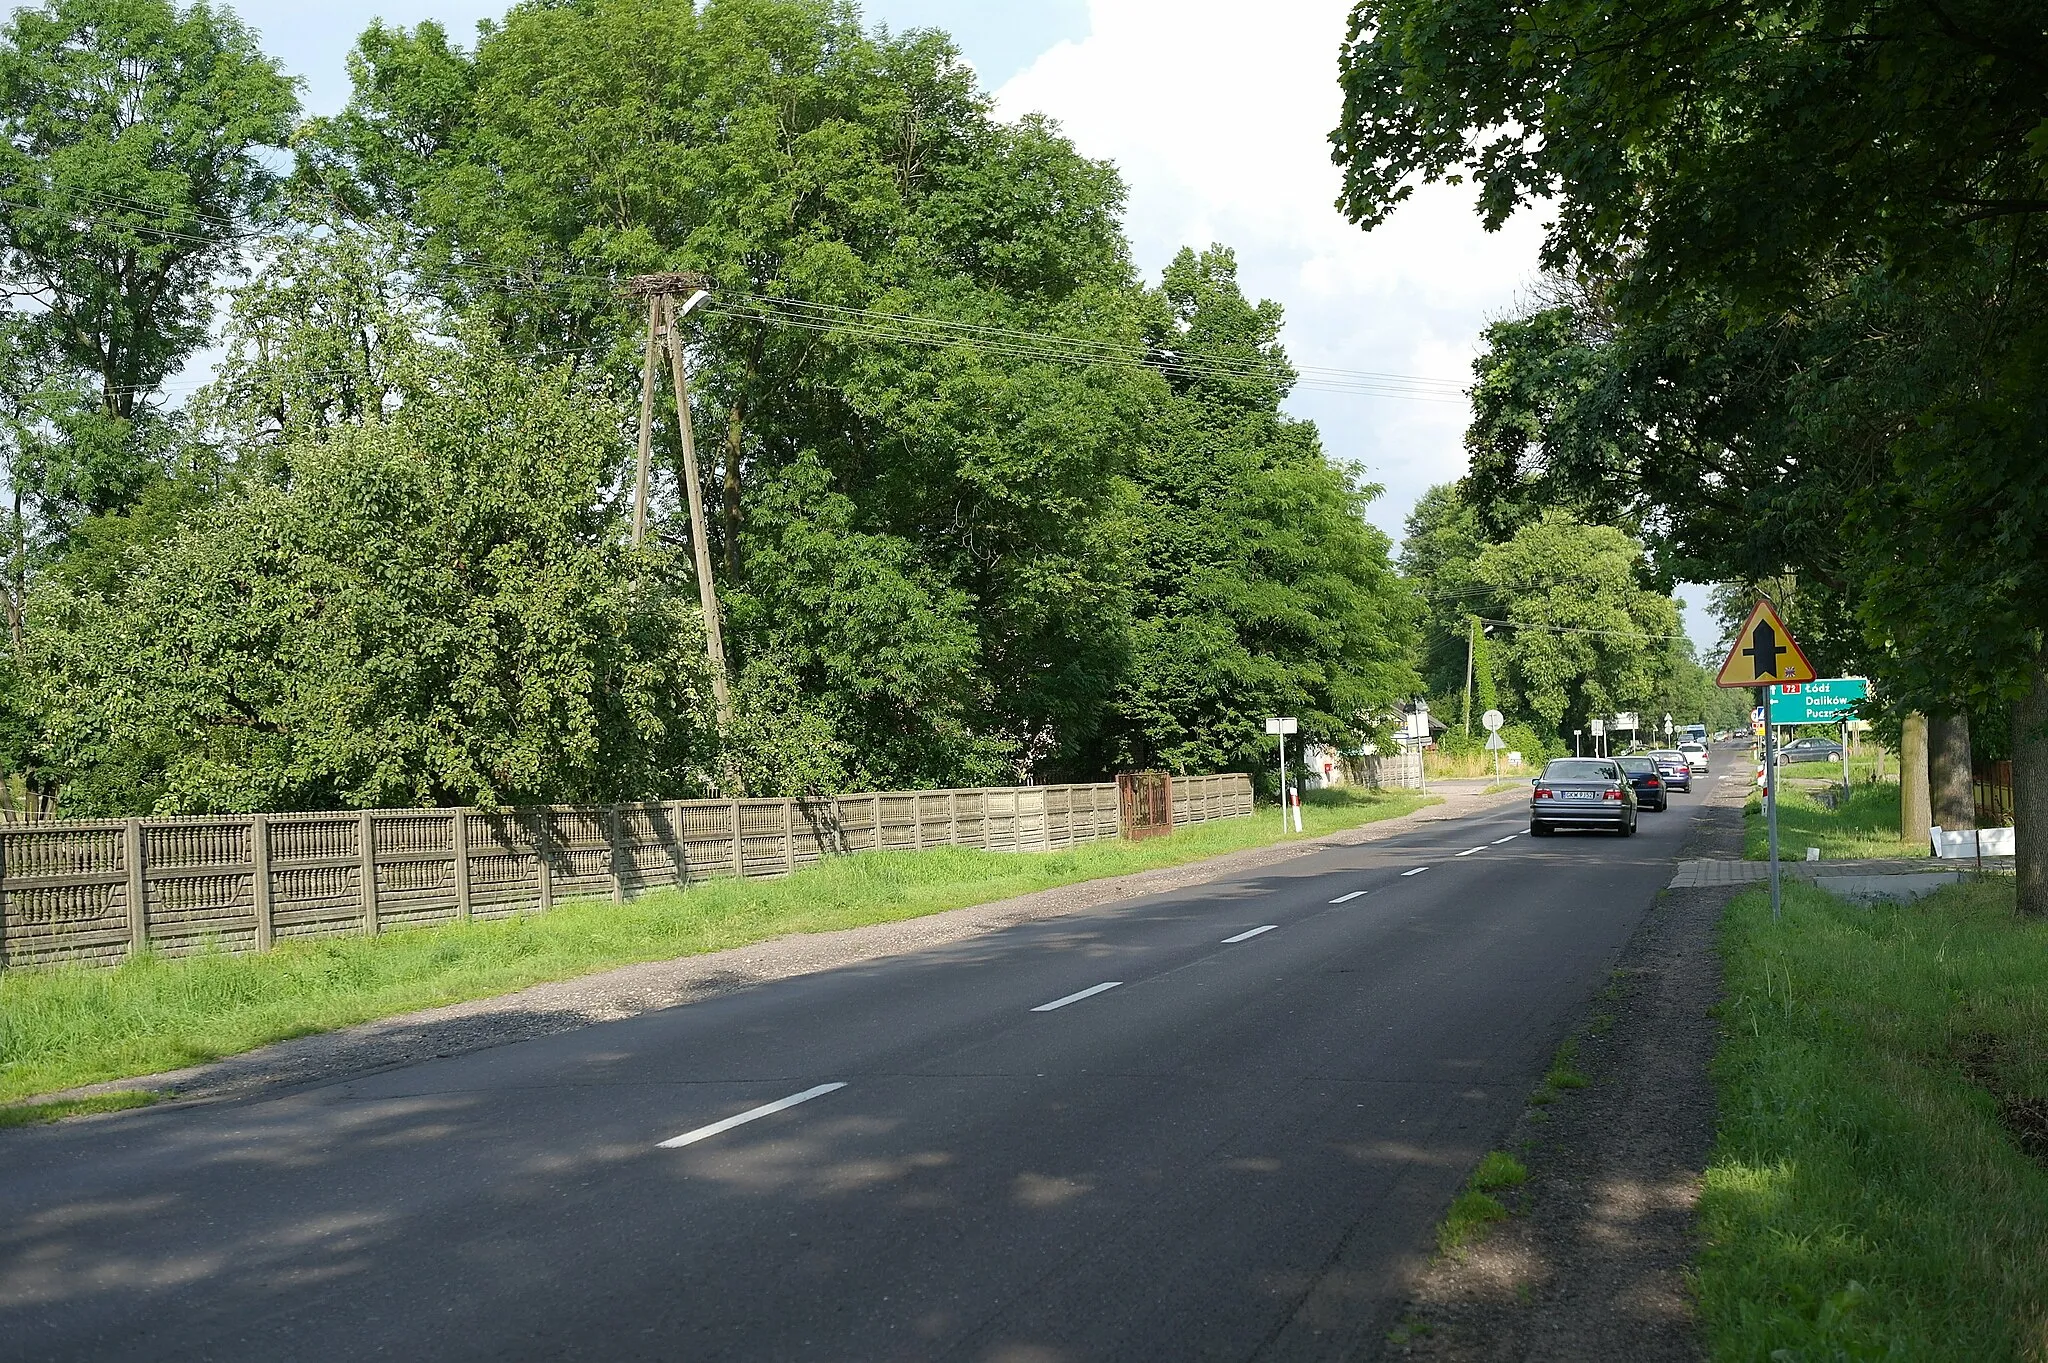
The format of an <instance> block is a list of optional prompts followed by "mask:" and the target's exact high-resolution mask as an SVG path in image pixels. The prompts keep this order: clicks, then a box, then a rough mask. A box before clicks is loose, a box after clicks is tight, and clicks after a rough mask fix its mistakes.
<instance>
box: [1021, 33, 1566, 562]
mask: <svg viewBox="0 0 2048 1363" xmlns="http://www.w3.org/2000/svg"><path fill="white" fill-rule="evenodd" d="M1346 10H1347V6H1346V5H1345V4H1343V3H1341V0H1313V2H1311V0H1267V2H1266V3H1265V4H1262V5H1260V6H1257V7H1256V8H1255V9H1251V8H1248V7H1246V6H1245V5H1244V4H1243V3H1242V0H1232V2H1229V3H1226V0H1091V3H1090V6H1089V14H1090V20H1091V30H1090V32H1089V35H1088V36H1087V37H1086V38H1083V39H1078V40H1072V41H1066V42H1061V43H1058V44H1056V45H1055V46H1053V47H1051V48H1050V49H1048V50H1047V51H1046V52H1044V53H1043V54H1042V55H1041V56H1039V58H1038V59H1037V60H1036V61H1035V62H1033V63H1032V64H1031V65H1030V66H1028V67H1027V68H1025V69H1024V70H1023V71H1021V72H1019V73H1018V74H1017V75H1016V76H1015V77H1013V78H1012V79H1011V80H1010V81H1009V82H1008V83H1007V84H1005V85H1004V86H1003V87H1002V88H1001V90H1000V91H998V95H997V98H998V102H999V104H1000V106H1001V109H1002V112H1003V113H1004V114H1005V115H1006V116H1008V117H1013V118H1014V117H1017V116H1019V115H1022V114H1025V113H1029V112H1032V111H1039V112H1043V113H1045V114H1047V115H1049V116H1051V117H1052V118H1054V119H1056V120H1058V121H1059V123H1060V124H1061V125H1062V126H1063V127H1064V128H1065V130H1066V132H1067V134H1068V135H1069V136H1070V137H1072V138H1073V139H1074V141H1075V143H1076V144H1077V145H1078V146H1079V147H1080V148H1081V150H1082V151H1083V152H1085V153H1086V154H1088V155H1091V156H1098V157H1106V158H1108V159H1110V160H1113V161H1115V162H1116V163H1117V165H1118V166H1119V167H1120V168H1121V169H1122V171H1123V174H1124V178H1125V180H1126V182H1127V183H1128V184H1129V186H1130V211H1129V214H1128V221H1127V225H1128V228H1129V232H1130V236H1131V240H1132V244H1133V247H1134V249H1135V250H1136V252H1137V258H1138V263H1139V265H1140V267H1141V268H1143V269H1144V270H1146V271H1147V272H1148V273H1149V274H1152V275H1155V276H1156V274H1157V273H1158V271H1159V269H1160V268H1161V267H1162V266H1163V265H1165V263H1166V262H1167V261H1168V260H1169V259H1171V258H1172V256H1173V253H1174V252H1175V251H1177V250H1178V249H1179V248H1180V247H1182V246H1196V247H1201V246H1206V245H1208V244H1209V243H1210V242H1212V241H1220V242H1222V243H1224V244H1225V245H1228V246H1231V247H1233V248H1235V249H1236V251H1237V253H1238V261H1239V266H1240V275H1241V278H1242V280H1243V282H1244V285H1245V289H1246V292H1248V293H1249V294H1251V295H1252V296H1253V297H1255V298H1257V297H1269V298H1273V299H1275V300H1277V301H1279V302H1280V303H1281V304H1283V305H1284V306H1285V307H1286V309H1287V315H1288V327H1287V333H1286V343H1287V347H1288V350H1289V353H1290V354H1291V355H1292V356H1293V358H1294V360H1295V362H1296V363H1297V364H1302V365H1316V366H1327V367H1330V368H1339V369H1359V370H1372V371H1378V372H1387V373H1399V374H1418V375H1424V376H1427V377H1431V378H1441V379H1451V380H1455V381H1457V382H1460V383H1463V382H1464V381H1465V380H1466V379H1467V378H1468V377H1469V375H1470V365H1471V361H1472V359H1473V357H1474V356H1475V355H1476V354H1477V353H1478V335H1479V331H1480V329H1481V328H1482V327H1483V326H1484V325H1485V324H1486V322H1487V321H1488V320H1489V319H1491V318H1494V317H1497V316H1499V315H1501V314H1502V313H1504V312H1506V311H1507V310H1509V309H1510V308H1511V307H1512V306H1513V304H1514V301H1515V297H1516V294H1517V292H1518V291H1519V290H1520V289H1521V288H1522V287H1523V285H1524V284H1525V283H1526V282H1527V281H1528V280H1529V279H1530V278H1531V277H1532V276H1533V274H1534V272H1535V269H1536V252H1537V247H1538V245H1539V242H1540V237H1541V227H1540V224H1539V223H1538V222H1537V221H1535V220H1534V219H1533V218H1529V217H1522V218H1518V219H1517V220H1515V221H1513V222H1511V223H1510V224H1509V225H1508V227H1507V228H1506V229H1505V230H1503V231H1502V232H1499V233H1494V234H1489V233H1487V232H1486V231H1484V230H1483V229H1482V228H1481V226H1480V224H1479V220H1478V218H1477V216H1476V215H1475V214H1474V212H1473V210H1472V198H1471V194H1470V192H1469V190H1466V189H1463V188H1446V187H1432V188H1429V189H1424V190H1419V191H1418V192H1417V193H1416V195H1415V198H1414V199H1413V200H1412V201H1411V202H1409V203H1408V204H1406V205H1404V206H1403V207H1402V208H1401V210H1400V211H1399V212H1398V213H1396V214H1395V216H1394V217H1393V219H1392V220H1391V221H1389V222H1388V223H1387V224H1386V225H1385V226H1383V227H1381V228H1379V229H1378V230H1377V231H1374V232H1371V233H1365V232H1361V231H1360V230H1359V229H1357V228H1356V227H1353V226H1352V225H1351V224H1350V223H1348V222H1346V221H1345V220H1344V218H1343V216H1342V215H1341V214H1340V213H1338V211H1337V210H1336V208H1335V207H1334V204H1335V200H1336V197H1337V190H1338V183H1339V172H1338V170H1337V168H1336V167H1335V166H1334V165H1332V164H1331V163H1330V159H1329V143H1328V141H1327V138H1328V135H1329V132H1330V129H1332V128H1333V127H1335V126H1336V124H1337V121H1338V116H1339V113H1340V104H1341V95H1340V93H1339V91H1338V88H1337V76H1336V64H1337V49H1338V45H1339V44H1340V43H1341V41H1342V40H1343V36H1344V22H1345V15H1346ZM1289 405H1290V408H1291V409H1292V410H1293V411H1295V412H1296V413H1297V414H1299V415H1301V416H1305V417H1310V418H1313V419H1314V420H1315V421H1316V422H1317V423H1318V425H1320V426H1321V428H1322V431H1323V438H1324V441H1325V443H1326V444H1327V446H1328V447H1329V449H1330V451H1331V453H1332V454H1333V455H1335V456H1336V457H1338V458H1341V459H1345V460H1349V461H1352V462H1355V463H1359V464H1361V465H1363V466H1364V467H1365V469H1366V471H1367V473H1368V475H1369V476H1370V477H1371V478H1372V479H1374V480H1375V481H1377V482H1381V483H1384V484H1385V485H1386V487H1387V496H1386V497H1385V498H1384V499H1383V500H1382V501H1381V502H1380V503H1379V504H1378V505H1377V506H1376V507H1375V508H1374V512H1373V519H1374V520H1375V521H1377V522H1378V523H1379V524H1380V525H1381V526H1383V527H1384V528H1386V529H1388V530H1389V531H1390V532H1394V533H1397V534H1398V531H1399V527H1400V522H1401V520H1402V518H1403V517H1404V516H1405V515H1406V514H1407V512H1408V509H1409V508H1410V507H1411V506H1412V505H1413V504H1414V501H1415V498H1416V497H1417V496H1418V495H1420V494H1421V492H1422V490H1423V489H1424V488H1426V487H1427V486H1429V484H1431V483H1435V482H1441V481H1443V480H1445V479H1448V478H1455V477H1457V476H1458V475H1459V474H1460V473H1462V472H1463V470H1464V466H1465V459H1464V453H1463V450H1462V447H1461V437H1462V435H1463V431H1464V424H1465V410H1464V407H1463V406H1462V404H1451V403H1421V402H1413V401H1404V400H1399V399H1393V398H1382V397H1366V396H1356V395H1352V394H1336V393H1327V392H1312V391H1304V392H1302V393H1299V394H1297V395H1296V396H1295V398H1294V399H1293V400H1292V401H1291V403H1290V404H1289Z"/></svg>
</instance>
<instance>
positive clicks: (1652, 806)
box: [1614, 756, 1671, 813]
mask: <svg viewBox="0 0 2048 1363" xmlns="http://www.w3.org/2000/svg"><path fill="white" fill-rule="evenodd" d="M1614 760H1615V762H1616V763H1617V764H1619V766H1620V767H1621V770H1622V774H1623V775H1625V776H1627V777H1628V783H1629V784H1630V785H1632V786H1634V787H1635V788H1636V805H1637V806H1638V807H1639V808H1642V809H1648V810H1652V811H1655V812H1657V813H1662V812H1663V811H1665V810H1667V809H1669V808H1671V792H1670V791H1669V790H1668V789H1667V788H1666V787H1665V785H1664V773H1663V771H1662V770H1660V769H1659V767H1658V764H1657V759H1656V758H1654V757H1649V756H1642V757H1617V758H1616V759H1614Z"/></svg>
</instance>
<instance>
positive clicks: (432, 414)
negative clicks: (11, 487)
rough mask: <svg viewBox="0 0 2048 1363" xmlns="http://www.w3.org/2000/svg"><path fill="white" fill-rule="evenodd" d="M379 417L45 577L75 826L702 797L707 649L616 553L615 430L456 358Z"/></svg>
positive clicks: (419, 369) (570, 388) (290, 452)
mask: <svg viewBox="0 0 2048 1363" xmlns="http://www.w3.org/2000/svg"><path fill="white" fill-rule="evenodd" d="M403 399H404V400H403V401H402V402H401V403H400V404H399V405H398V406H397V408H396V410H395V411H394V412H393V413H392V414H391V417H390V419H389V420H387V421H383V422H379V423H369V424H362V425H344V426H339V427H334V428H330V429H327V430H324V431H312V432H307V433H304V434H302V435H300V436H299V437H297V438H296V439H294V440H293V441H292V442H290V443H289V444H288V445H287V446H286V447H285V448H284V449H283V450H282V451H281V452H280V456H279V458H280V464H281V468H282V471H283V474H284V476H283V477H282V478H281V479H280V480H278V481H270V480H265V479H254V480H248V481H246V482H245V483H244V485H243V486H241V487H240V488H239V489H238V490H237V491H236V492H235V493H234V495H229V496H223V497H221V498H219V499H217V500H216V501H215V502H213V503H212V504H211V505H210V506H209V507H207V508H206V509H205V510H204V511H202V512H200V513H199V514H197V515H196V516H195V517H193V518H191V519H190V520H189V522H188V523H187V524H185V525H184V526H183V527H182V528H181V529H180V530H179V531H178V532H177V533H176V534H175V535H174V536H172V537H171V538H169V539H168V540H165V541H161V542H159V543H157V544H155V545H154V546H152V548H151V550H150V552H149V553H148V554H147V555H146V556H145V555H140V554H135V555H131V556H130V557H129V558H128V560H127V562H126V563H125V564H124V565H123V566H124V567H125V569H126V573H125V581H124V584H123V585H122V587H121V589H120V590H119V591H118V592H116V593H114V594H112V595H102V594H100V593H99V592H97V591H91V590H86V589H85V588H84V587H83V586H81V585H79V584H76V583H74V582H70V581H67V580H66V579H65V578H64V577H63V576H62V575H57V576H52V577H49V578H46V579H45V580H44V581H43V582H42V583H41V584H40V585H39V586H38V588H37V589H36V591H35V592H34V593H33V594H32V596H31V628H30V631H29V644H30V655H31V661H32V663H33V667H32V668H31V670H30V677H31V678H32V680H33V683H34V684H35V685H36V687H37V689H38V692H39V694H38V696H37V705H38V710H39V713H40V714H41V715H42V717H43V722H44V724H45V726H46V728H47V730H48V733H49V739H48V741H49V743H50V746H51V747H52V748H53V749H55V750H56V751H57V752H58V753H59V754H60V755H61V756H62V757H63V758H64V759H65V761H66V762H67V763H68V766H69V769H70V773H71V785H70V795H69V797H68V800H69V804H70V807H71V808H72V809H73V810H75V811H76V812H79V813H135V812H138V811H145V810H155V811H157V812H165V813H177V812H201V811H207V810H217V809H232V810H250V809H302V808H333V807H337V806H342V807H347V806H375V805H389V804H414V803H418V804H437V803H439V804H445V803H476V804H482V805H502V804H509V803H515V802H524V801H537V800H601V799H618V798H639V797H645V796H654V795H662V796H667V795H674V794H676V793H678V792H679V791H685V790H689V789H691V788H693V787H695V788H702V786H703V785H704V782H705V780H706V775H705V773H706V771H707V769H708V761H709V757H710V753H709V749H708V745H707V744H706V743H705V741H704V728H703V726H702V725H701V723H700V722H699V720H698V718H697V708H698V701H699V695H698V693H699V691H700V689H701V688H700V687H699V685H698V682H699V675H698V672H699V664H698V662H697V661H696V660H698V659H700V658H701V652H700V649H701V635H700V634H699V633H698V625H697V621H696V617H695V611H694V608H693V607H692V606H690V605H689V604H686V602H685V599H684V596H683V594H682V593H679V592H677V591H676V590H675V589H674V588H673V587H672V586H671V585H669V584H670V583H671V582H672V581H673V579H674V576H675V574H674V569H673V565H671V564H669V563H667V562H666V561H665V560H666V557H667V556H666V555H665V554H664V553H660V552H646V553H639V554H635V553H633V552H631V551H629V550H628V549H627V547H626V544H625V539H624V533H623V529H622V524H621V517H620V515H619V509H618V506H617V505H616V501H615V497H614V496H613V493H612V486H611V478H610V474H611V470H612V465H613V460H614V457H615V455H614V452H615V449H616V445H617V443H618V431H619V426H620V420H621V416H622V414H621V413H620V412H619V410H618V409H617V408H616V406H615V405H613V404H612V403H611V402H610V401H609V400H607V399H604V398H601V397H594V396H592V395H590V394H589V393H588V392H586V391H584V390H582V389H581V388H580V387H579V386H578V385H577V384H576V383H575V382H574V380H573V379H572V377H571V376H570V375H568V374H567V373H566V372H565V371H563V370H561V369H557V370H553V371H549V372H545V373H540V374H534V373H531V372H529V371H528V370H526V369H525V368H524V367H523V366H521V365H518V364H515V363H513V362H511V361H510V360H508V359H506V358H505V357H503V356H502V355H500V354H499V353H497V352H496V350H495V348H494V347H493V346H491V345H490V344H489V343H488V341H487V340H480V339H478V338H476V337H470V338H468V344H467V345H466V346H465V347H464V348H462V349H460V350H454V351H442V352H436V353H433V354H429V355H426V356H423V357H422V358H421V359H420V361H419V362H418V363H417V364H416V365H415V366H414V367H413V368H412V369H411V370H410V371H409V372H408V373H407V374H406V375H405V376H404V384H403Z"/></svg>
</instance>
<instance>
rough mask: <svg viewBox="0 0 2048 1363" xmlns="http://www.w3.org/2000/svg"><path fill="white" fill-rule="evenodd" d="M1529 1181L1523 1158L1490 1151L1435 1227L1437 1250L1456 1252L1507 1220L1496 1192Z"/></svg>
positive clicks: (1503, 1206)
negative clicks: (1488, 1227) (1487, 1229)
mask: <svg viewBox="0 0 2048 1363" xmlns="http://www.w3.org/2000/svg"><path fill="white" fill-rule="evenodd" d="M1528 1181H1529V1171H1528V1169H1527V1168H1525V1167H1524V1166H1523V1164H1522V1162H1521V1161H1520V1160H1518V1159H1516V1158H1515V1157H1514V1156H1513V1155H1509V1154H1505V1153H1503V1152H1502V1151H1499V1150H1494V1151H1491V1152H1489V1153H1488V1154H1487V1156H1486V1158H1485V1159H1483V1160H1481V1161H1479V1167H1478V1168H1477V1169H1475V1170H1473V1171H1472V1177H1471V1178H1469V1179H1467V1180H1466V1181H1465V1188H1464V1191H1462V1192H1460V1193H1459V1194H1458V1196H1457V1197H1456V1198H1455V1199H1454V1200H1453V1201H1452V1202H1451V1209H1450V1211H1449V1212H1447V1213H1445V1215H1444V1219H1443V1222H1442V1224H1441V1225H1439V1226H1438V1227H1437V1228H1436V1247H1437V1249H1438V1250H1440V1251H1441V1252H1443V1253H1445V1254H1454V1253H1456V1252H1457V1251H1458V1250H1460V1249H1463V1248H1464V1247H1465V1246H1466V1245H1468V1244H1470V1243H1472V1241H1473V1240H1475V1239H1477V1238H1478V1236H1479V1233H1480V1232H1481V1231H1482V1230H1484V1229H1485V1228H1486V1227H1487V1226H1488V1225H1490V1224H1492V1223H1493V1222H1495V1221H1505V1220H1507V1219H1508V1209H1507V1207H1506V1206H1505V1205H1503V1204H1502V1202H1501V1201H1500V1199H1499V1198H1497V1197H1495V1196H1493V1194H1495V1193H1497V1192H1501V1191H1503V1190H1505V1189H1508V1188H1517V1187H1520V1186H1521V1185H1522V1184H1524V1183H1526V1182H1528Z"/></svg>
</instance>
